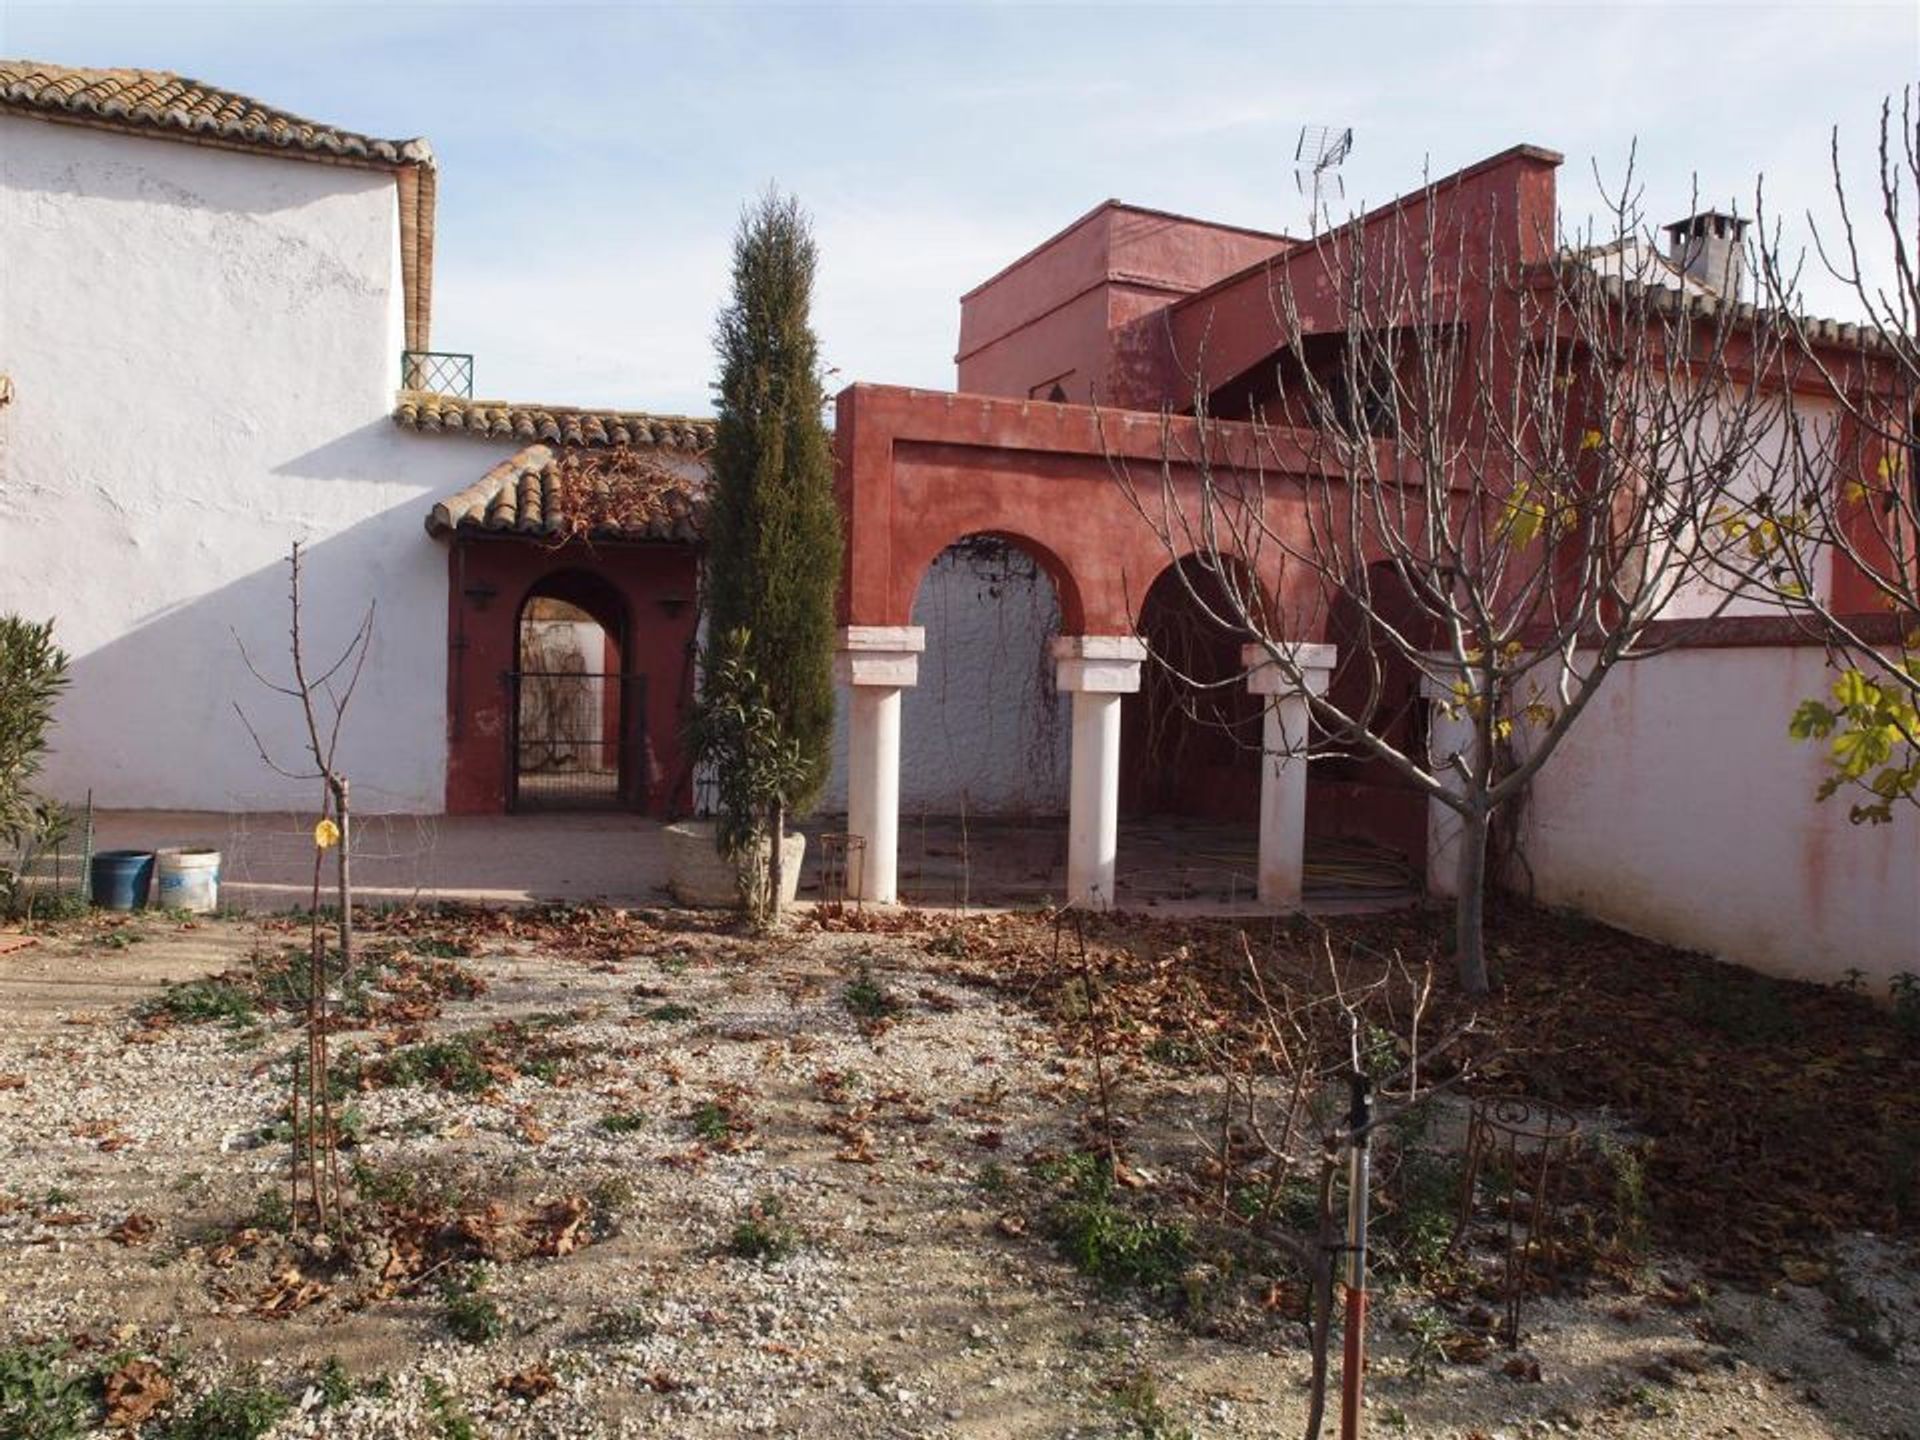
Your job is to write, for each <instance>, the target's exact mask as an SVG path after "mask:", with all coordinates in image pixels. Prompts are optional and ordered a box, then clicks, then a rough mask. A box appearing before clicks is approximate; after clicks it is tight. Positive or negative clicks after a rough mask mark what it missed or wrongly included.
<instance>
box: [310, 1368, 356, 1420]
mask: <svg viewBox="0 0 1920 1440" xmlns="http://www.w3.org/2000/svg"><path fill="white" fill-rule="evenodd" d="M313 1384H314V1389H316V1390H318V1391H319V1392H320V1403H321V1405H323V1406H324V1407H326V1408H327V1409H329V1410H333V1409H337V1408H338V1407H339V1406H342V1405H344V1404H346V1403H347V1402H348V1401H349V1400H351V1399H353V1377H352V1376H351V1375H349V1374H348V1373H347V1367H346V1366H345V1365H342V1364H341V1363H340V1357H339V1356H338V1355H329V1356H328V1357H327V1359H326V1363H325V1364H323V1365H322V1366H321V1367H320V1373H319V1374H318V1375H317V1376H315V1377H314V1382H313Z"/></svg>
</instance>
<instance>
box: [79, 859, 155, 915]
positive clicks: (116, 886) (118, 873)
mask: <svg viewBox="0 0 1920 1440" xmlns="http://www.w3.org/2000/svg"><path fill="white" fill-rule="evenodd" d="M89 878H90V879H91V880H92V882H93V903H94V904H96V905H98V906H100V907H102V908H103V909H107V910H143V909H145V908H146V904H147V889H148V887H149V886H151V885H152V884H153V852H152V851H151V850H102V851H101V852H100V853H99V854H97V855H95V856H94V857H93V869H92V870H91V872H89Z"/></svg>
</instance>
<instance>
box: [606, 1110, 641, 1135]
mask: <svg viewBox="0 0 1920 1440" xmlns="http://www.w3.org/2000/svg"><path fill="white" fill-rule="evenodd" d="M646 1123H647V1117H646V1116H645V1115H643V1114H641V1113H640V1112H639V1111H638V1110H612V1111H609V1112H608V1113H607V1114H605V1115H602V1116H601V1117H600V1120H599V1125H600V1128H601V1129H602V1130H604V1131H605V1132H606V1133H607V1134H609V1135H631V1134H633V1133H634V1131H636V1130H640V1129H644V1128H645V1126H646Z"/></svg>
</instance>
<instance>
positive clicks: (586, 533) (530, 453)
mask: <svg viewBox="0 0 1920 1440" xmlns="http://www.w3.org/2000/svg"><path fill="white" fill-rule="evenodd" d="M705 518H706V498H705V494H704V488H703V486H702V484H701V483H700V481H698V480H695V479H690V478H689V477H688V476H686V475H683V474H681V473H680V472H679V471H676V470H673V469H670V468H669V467H668V466H666V465H665V464H663V463H661V461H660V460H658V459H656V458H655V457H654V456H652V455H648V454H644V453H642V452H640V451H636V450H630V449H627V448H625V447H619V446H616V447H612V448H609V449H604V450H580V449H559V450H556V449H554V448H553V447H551V446H548V445H529V446H527V448H526V449H524V450H521V451H519V452H517V453H516V454H513V455H510V456H508V457H507V458H506V459H505V460H502V461H501V462H500V463H499V464H498V465H495V466H494V467H493V468H492V469H490V470H489V471H487V473H486V474H484V475H482V476H481V477H480V478H479V479H478V480H476V481H474V482H473V484H471V485H469V486H467V487H466V488H465V489H464V490H461V491H460V492H459V493H457V494H455V495H450V496H448V497H447V498H446V499H445V500H442V501H441V502H440V503H439V504H437V505H435V506H434V507H433V509H432V510H431V511H430V512H428V515H427V533H428V534H429V535H434V536H444V535H452V534H455V533H460V534H506V535H523V536H527V537H529V538H532V539H537V540H543V541H546V542H548V543H551V544H559V543H562V542H564V541H567V540H571V539H586V540H665V541H676V542H679V543H682V544H692V543H695V542H697V541H698V540H699V539H700V535H701V530H702V527H703V525H704V523H705Z"/></svg>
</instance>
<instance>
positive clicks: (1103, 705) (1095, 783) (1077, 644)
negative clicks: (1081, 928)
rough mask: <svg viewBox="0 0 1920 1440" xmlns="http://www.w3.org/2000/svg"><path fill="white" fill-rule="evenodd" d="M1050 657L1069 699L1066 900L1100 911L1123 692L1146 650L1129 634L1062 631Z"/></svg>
mask: <svg viewBox="0 0 1920 1440" xmlns="http://www.w3.org/2000/svg"><path fill="white" fill-rule="evenodd" d="M1053 658H1054V665H1055V673H1056V678H1057V681H1058V684H1059V687H1060V688H1061V689H1062V690H1065V691H1068V692H1069V693H1071V694H1072V696H1073V765H1072V770H1071V774H1070V777H1069V780H1068V798H1067V807H1068V808H1067V903H1068V904H1069V905H1080V906H1085V907H1086V908H1088V909H1092V910H1104V909H1106V908H1107V907H1109V906H1110V905H1112V904H1113V896H1114V887H1113V882H1114V860H1115V857H1116V855H1117V854H1118V853H1119V848H1120V697H1121V696H1122V695H1130V694H1132V693H1133V692H1134V691H1136V690H1138V689H1139V688H1140V662H1141V661H1143V660H1145V659H1146V658H1147V647H1146V645H1145V643H1144V642H1142V641H1141V640H1139V639H1138V638H1136V637H1135V636H1132V635H1062V636H1060V637H1058V638H1057V639H1055V640H1054V642H1053Z"/></svg>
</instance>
